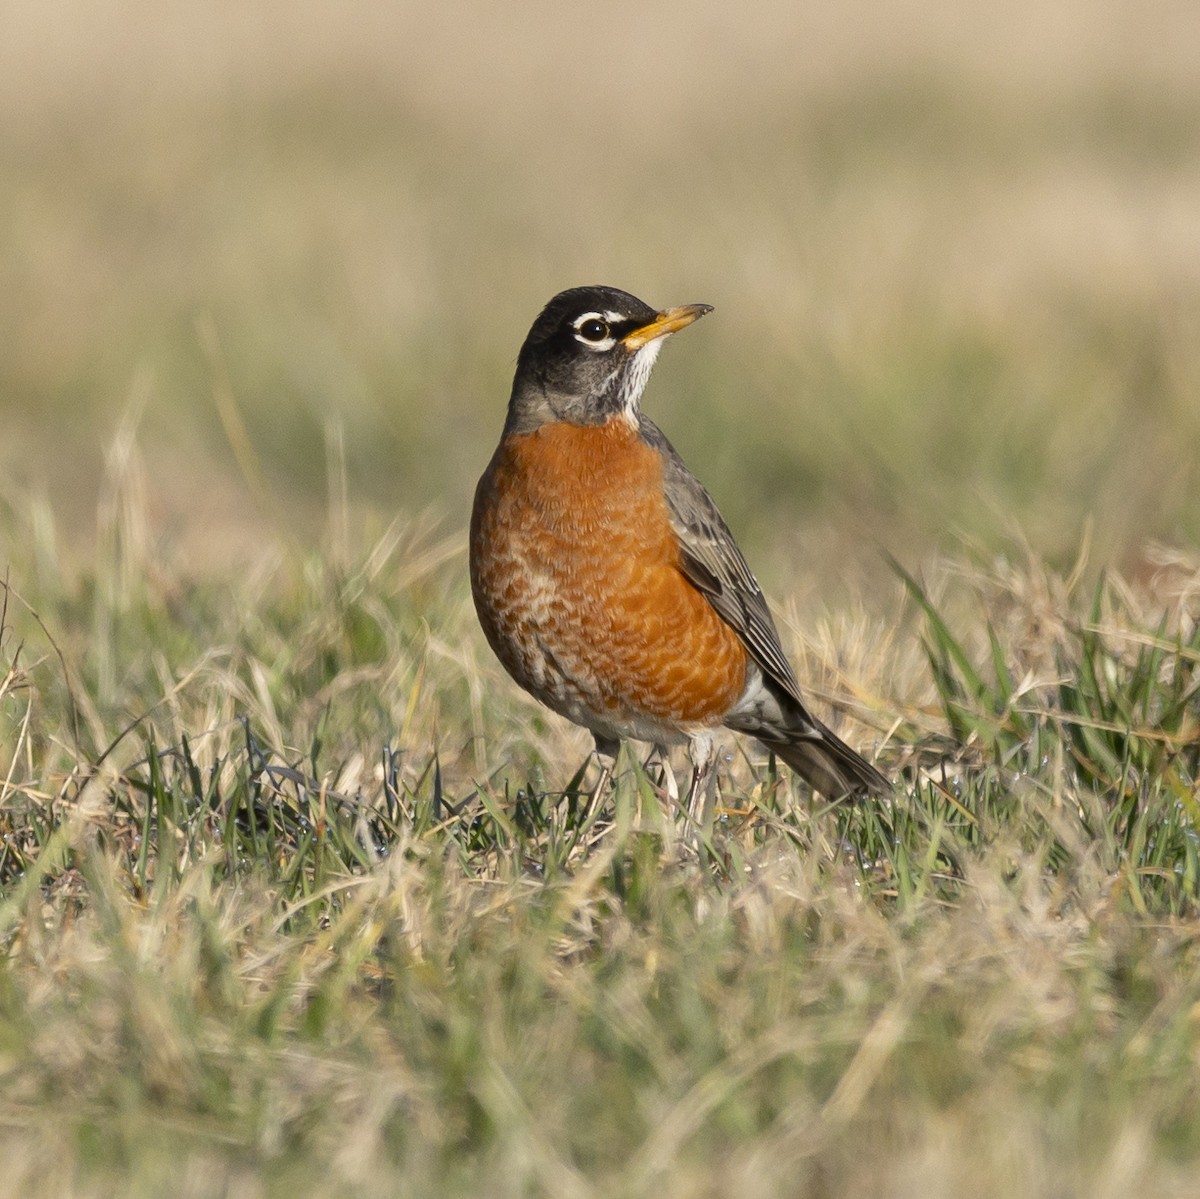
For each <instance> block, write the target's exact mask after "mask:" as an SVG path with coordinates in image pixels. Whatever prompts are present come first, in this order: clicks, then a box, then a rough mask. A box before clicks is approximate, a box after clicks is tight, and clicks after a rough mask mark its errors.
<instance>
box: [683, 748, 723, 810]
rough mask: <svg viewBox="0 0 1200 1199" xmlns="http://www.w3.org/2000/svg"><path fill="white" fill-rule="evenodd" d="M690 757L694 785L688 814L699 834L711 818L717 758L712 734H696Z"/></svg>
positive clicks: (689, 791)
mask: <svg viewBox="0 0 1200 1199" xmlns="http://www.w3.org/2000/svg"><path fill="white" fill-rule="evenodd" d="M688 756H689V757H690V758H691V759H692V785H691V786H690V787H689V788H688V794H687V814H688V819H689V820H690V821H691V823H692V829H693V831H694V832H695V833H699V832H700V831H701V830H702V829H703V828H705V827H706V825H707V822H708V820H709V818H710V816H711V813H710V812H709V811H708V807H709V803H708V801H709V798H710V796H711V795H712V787H711V786H710V785H709V784H710V782H711V781H712V774H713V763H714V761H715V760H716V756H717V755H716V748H715V744H714V742H713V735H712V733H697V734H695V735H694V736H693V737H692V739H691V742H690V743H689V745H688Z"/></svg>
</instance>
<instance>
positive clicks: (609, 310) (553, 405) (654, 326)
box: [507, 287, 712, 432]
mask: <svg viewBox="0 0 1200 1199" xmlns="http://www.w3.org/2000/svg"><path fill="white" fill-rule="evenodd" d="M711 311H712V308H711V306H710V305H708V304H687V305H684V306H683V307H682V308H668V309H666V310H665V311H662V312H659V311H656V310H655V309H653V308H651V307H650V305H649V304H647V303H645V302H644V301H642V300H639V299H638V298H637V297H636V296H631V295H630V294H629V293H628V292H627V291H619V290H618V289H617V288H615V287H573V288H571V289H570V290H569V291H563V292H559V294H558V295H556V296H555V297H554V299H553V300H551V301H550V303H549V304H547V305H546V307H545V308H543V309H542V312H541V315H540V316H539V317H538V318H537V320H536V321H534V322H533V328H531V329H530V330H529V335H528V336H527V337H526V338H525V344H524V345H523V346H522V347H521V353H520V356H519V357H518V358H517V373H516V377H515V378H514V379H513V390H512V399H511V400H510V401H509V405H508V425H507V430H508V431H509V432H529V431H531V430H533V429H536V428H537V427H538V426H539V425H543V424H547V423H548V422H551V421H567V422H569V423H571V424H576V425H597V424H602V423H603V422H604V421H606V420H608V419H609V418H610V417H612V416H615V415H617V414H618V413H622V412H624V413H626V414H628V415H631V416H632V415H635V414H636V412H637V406H638V402H639V401H640V400H641V397H642V392H643V390H644V389H645V387H646V381H647V380H648V379H649V378H650V369H651V367H653V365H654V360H655V358H657V357H658V351H659V349H660V348H661V347H662V342H663V338H665V337H667V336H668V335H669V334H671V333H675V332H677V331H678V330H679V329H683V328H685V327H686V326H688V325H690V324H691V323H692V322H693V321H694V320H697V319H698V318H699V317H702V316H703V315H704V314H705V313H706V312H711Z"/></svg>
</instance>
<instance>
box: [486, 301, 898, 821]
mask: <svg viewBox="0 0 1200 1199" xmlns="http://www.w3.org/2000/svg"><path fill="white" fill-rule="evenodd" d="M711 311H712V306H711V305H709V304H685V305H682V306H680V307H674V308H666V309H656V308H654V307H652V306H651V305H649V304H647V303H646V302H645V301H643V300H640V299H638V298H637V297H636V296H633V295H631V294H630V293H628V292H626V291H621V290H619V289H618V288H614V287H604V286H590V287H573V288H570V289H568V290H566V291H563V292H560V293H559V294H558V295H556V296H554V298H553V299H551V300H550V302H549V303H548V304H546V306H545V307H544V308H543V309H542V311H541V313H540V314H539V315H538V317H537V319H536V320H535V321H534V322H533V325H532V327H531V328H530V330H529V334H528V336H527V337H526V338H525V341H524V344H523V345H522V346H521V350H520V353H519V354H518V357H517V364H516V371H515V374H514V377H513V385H512V392H511V395H510V398H509V402H508V410H507V414H506V418H505V422H504V427H503V431H502V433H501V437H500V443H499V445H498V446H497V448H496V451H495V453H494V454H493V455H492V458H491V460H490V462H489V463H488V465H487V468H486V469H485V470H484V472H483V474H482V476H481V477H480V479H479V482H478V485H477V487H476V490H475V498H474V504H473V507H472V511H471V524H470V540H469V566H470V577H471V592H472V597H473V599H474V603H475V609H476V612H477V614H478V616H479V622H480V625H481V626H482V629H483V632H484V635H485V637H486V639H487V641H488V643H489V645H490V646H491V648H492V650H493V651H494V652H495V654H496V656H497V657H498V658H499V659H500V662H501V663H502V664H503V665H504V667H505V669H506V670H507V671H508V673H509V674H510V675H511V676H512V677H513V679H514V680H515V681H516V682H517V683H518V684H519V685H520V686H521V687H523V688H524V689H525V690H526V691H528V692H529V693H530V694H531V695H533V696H534V697H535V698H536V699H538V700H540V701H541V702H542V703H543V704H544V705H545V706H546V707H548V708H550V709H551V710H552V711H554V712H557V713H558V714H559V715H560V716H563V717H566V719H567V720H570V721H573V722H574V723H575V724H577V725H581V726H583V727H584V728H586V729H588V730H589V731H590V732H591V734H592V737H593V739H594V741H595V748H596V753H597V756H598V759H599V762H600V780H599V782H598V783H597V785H596V788H595V789H594V791H593V795H594V796H595V795H599V794H600V793H601V792H602V790H603V788H604V787H605V786H606V785H607V783H608V781H609V780H610V778H611V775H612V770H613V767H614V763H615V760H616V757H617V753H618V750H619V748H620V743H621V741H622V740H624V739H627V738H628V739H632V740H636V741H646V742H651V743H653V744H655V745H657V746H660V747H663V746H669V745H683V744H686V745H687V746H688V754H689V757H690V759H691V763H692V778H691V786H690V788H689V791H688V800H687V805H688V809H689V811H692V810H693V805H695V803H696V800H697V797H698V796H700V795H701V794H702V793H703V792H704V789H705V788H706V785H707V783H708V781H709V779H710V774H711V771H712V769H713V767H714V764H715V758H716V751H715V739H714V735H715V733H716V732H717V730H719V729H721V728H722V727H724V728H728V729H732V730H734V731H735V732H738V733H744V734H748V735H749V736H751V737H753V738H755V739H756V740H758V741H759V742H760V743H761V744H762V745H764V746H765V747H766V748H767V749H768V750H770V751H772V752H773V753H774V754H775V755H777V756H778V757H779V758H780V759H782V760H783V761H784V762H785V763H787V765H788V766H789V767H791V769H792V770H794V771H795V772H796V774H798V775H799V776H800V777H801V778H802V779H803V780H804V781H805V782H807V783H808V784H809V786H811V787H812V789H813V790H815V791H817V792H819V793H821V794H822V795H823V796H825V797H826V798H827V799H830V800H837V799H841V798H845V797H848V796H855V797H856V796H860V795H863V794H876V795H881V794H885V793H887V792H889V791H890V783H889V781H888V779H887V778H886V777H885V776H884V775H883V774H882V773H881V772H880V771H879V770H878V769H876V767H874V766H873V765H871V764H870V763H869V762H868V761H866V759H865V758H863V757H862V756H861V755H860V754H858V753H856V752H855V751H854V750H853V749H851V748H850V746H848V745H847V744H846V743H845V742H844V741H842V740H841V739H840V738H839V737H838V736H837V735H836V734H835V733H834V732H833V731H832V730H831V729H829V728H827V727H826V726H825V725H824V724H822V723H821V721H820V720H818V719H817V718H816V717H815V716H813V714H812V713H811V712H810V711H809V710H808V708H807V706H806V705H805V702H804V699H803V697H802V695H801V691H800V684H799V681H798V680H797V677H796V674H795V671H794V670H793V668H792V665H791V663H790V662H789V661H788V658H787V655H786V654H785V653H784V650H783V648H782V645H781V643H780V639H779V633H778V630H777V629H776V627H775V622H774V620H773V619H772V617H771V613H770V610H769V609H768V607H767V602H766V599H765V598H764V596H763V592H762V589H761V588H760V587H759V585H758V582H757V580H756V579H755V577H754V574H753V572H752V571H751V569H750V567H749V565H748V564H747V562H746V559H745V557H744V555H743V554H742V551H741V550H740V549H739V548H738V545H737V542H736V541H735V540H734V537H733V534H732V533H731V532H730V529H729V526H728V525H727V524H726V522H725V520H724V519H723V517H722V516H721V514H720V512H719V511H718V509H717V505H716V503H715V502H714V501H713V499H712V497H711V496H710V495H709V493H708V491H707V490H705V488H704V486H703V484H701V482H700V481H699V480H698V479H697V478H696V476H695V475H693V474H692V472H691V471H690V470H689V469H688V467H687V466H686V465H685V464H684V461H683V459H682V458H681V457H680V456H679V454H678V453H677V452H676V450H675V448H674V447H673V446H672V445H671V443H670V442H669V441H668V440H667V438H666V436H665V435H664V434H663V432H662V431H661V430H660V429H659V427H658V426H657V425H656V424H655V423H654V422H653V421H652V420H651V419H650V418H649V417H648V416H646V415H645V414H644V413H643V412H642V410H641V400H642V394H643V392H644V391H645V388H646V384H647V381H648V380H649V378H650V372H651V370H652V369H653V367H654V363H655V360H656V359H657V357H658V354H659V351H660V350H661V349H662V346H663V344H664V342H665V340H666V339H667V338H668V337H670V336H671V335H672V334H674V333H677V332H679V331H680V330H681V329H685V328H687V327H688V326H689V325H691V324H692V323H693V322H695V321H697V320H699V319H700V318H701V317H702V316H704V315H705V314H706V313H708V312H711Z"/></svg>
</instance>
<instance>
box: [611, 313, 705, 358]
mask: <svg viewBox="0 0 1200 1199" xmlns="http://www.w3.org/2000/svg"><path fill="white" fill-rule="evenodd" d="M706 312H712V305H711V304H684V305H683V306H682V307H681V308H668V309H667V310H666V311H665V312H660V313H659V314H658V315H657V316H656V317H655V318H654V319H653V320H652V321H651V322H650V323H649V324H648V325H643V326H642V327H641V328H640V329H634V331H633V332H632V333H626V334H625V336H624V337H622V338H621V344H622V345H623V346H624V347H625V348H626V349H627V350H640V349H641V348H642V346H644V345H646V344H648V343H649V342H652V341H654V340H655V338H658V337H668V336H669V335H670V334H672V333H678V332H679V330H680V329H686V328H687V327H688V325H690V324H691V323H692V322H693V321H698V320H699V319H700V318H701V317H702V316H703V315H704V314H705V313H706Z"/></svg>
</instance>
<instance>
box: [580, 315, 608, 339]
mask: <svg viewBox="0 0 1200 1199" xmlns="http://www.w3.org/2000/svg"><path fill="white" fill-rule="evenodd" d="M578 332H579V336H580V337H582V338H583V340H584V341H604V340H605V338H607V337H610V336H611V333H610V331H609V328H608V323H607V321H602V320H601V319H600V318H599V317H598V316H589V317H588V318H587V320H585V321H581V322H580V324H579V329H578Z"/></svg>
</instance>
